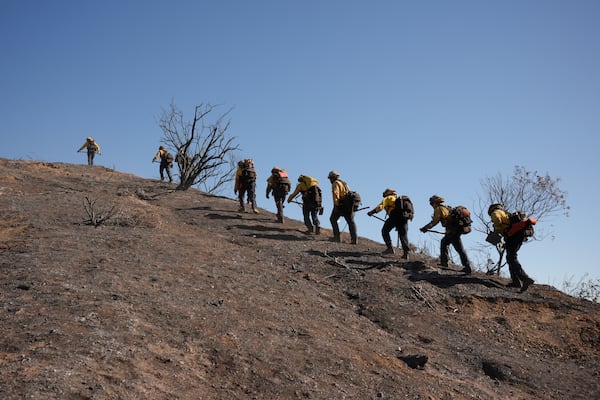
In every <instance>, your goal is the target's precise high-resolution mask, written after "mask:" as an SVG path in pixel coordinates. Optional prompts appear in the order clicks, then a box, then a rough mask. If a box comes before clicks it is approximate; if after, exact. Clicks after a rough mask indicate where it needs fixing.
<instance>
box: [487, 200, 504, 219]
mask: <svg viewBox="0 0 600 400" xmlns="http://www.w3.org/2000/svg"><path fill="white" fill-rule="evenodd" d="M496 210H504V205H502V204H500V203H494V204H492V205H491V206H490V207H489V208H488V215H490V216H491V215H492V213H493V212H494V211H496Z"/></svg>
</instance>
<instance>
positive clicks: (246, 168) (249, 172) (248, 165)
mask: <svg viewBox="0 0 600 400" xmlns="http://www.w3.org/2000/svg"><path fill="white" fill-rule="evenodd" d="M241 168H242V175H241V177H240V178H241V181H242V183H243V184H244V185H248V184H250V183H254V182H255V181H256V171H255V170H254V161H252V160H251V159H249V158H247V159H245V160H243V161H242V165H241Z"/></svg>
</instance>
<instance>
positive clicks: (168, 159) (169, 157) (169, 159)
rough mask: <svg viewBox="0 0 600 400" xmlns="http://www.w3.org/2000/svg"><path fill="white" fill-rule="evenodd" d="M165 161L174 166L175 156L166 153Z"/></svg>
mask: <svg viewBox="0 0 600 400" xmlns="http://www.w3.org/2000/svg"><path fill="white" fill-rule="evenodd" d="M164 159H165V162H168V163H169V164H172V163H173V154H171V153H169V152H168V151H167V152H165V156H164Z"/></svg>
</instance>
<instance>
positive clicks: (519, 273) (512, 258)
mask: <svg viewBox="0 0 600 400" xmlns="http://www.w3.org/2000/svg"><path fill="white" fill-rule="evenodd" d="M524 239H525V237H524V236H523V232H519V233H516V234H515V235H513V236H505V237H504V241H505V242H504V248H505V249H506V262H507V263H508V271H509V273H510V278H511V279H512V281H513V283H516V284H519V285H521V284H522V283H523V282H524V281H525V280H527V279H530V278H529V275H527V274H526V273H525V271H524V270H523V267H522V266H521V263H520V262H519V259H518V257H517V253H518V251H519V249H520V248H521V245H522V244H523V241H524Z"/></svg>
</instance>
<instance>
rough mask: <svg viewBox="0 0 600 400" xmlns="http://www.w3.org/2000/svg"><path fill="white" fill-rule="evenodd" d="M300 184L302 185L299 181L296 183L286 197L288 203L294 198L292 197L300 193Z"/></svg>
mask: <svg viewBox="0 0 600 400" xmlns="http://www.w3.org/2000/svg"><path fill="white" fill-rule="evenodd" d="M301 185H302V184H301V183H299V184H297V185H296V189H294V192H293V193H292V194H290V195H289V196H288V199H287V202H288V203H291V202H292V200H294V197H296V196H297V195H298V193H300V189H301Z"/></svg>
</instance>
